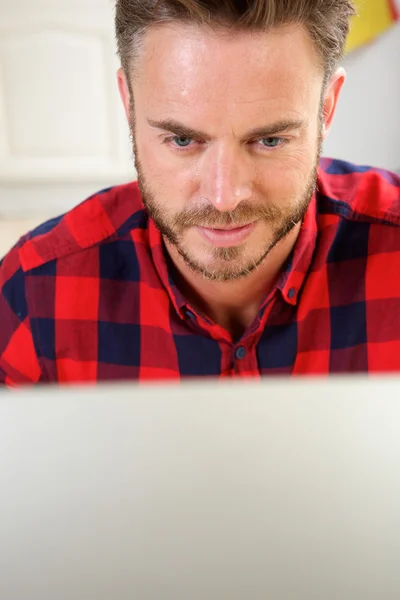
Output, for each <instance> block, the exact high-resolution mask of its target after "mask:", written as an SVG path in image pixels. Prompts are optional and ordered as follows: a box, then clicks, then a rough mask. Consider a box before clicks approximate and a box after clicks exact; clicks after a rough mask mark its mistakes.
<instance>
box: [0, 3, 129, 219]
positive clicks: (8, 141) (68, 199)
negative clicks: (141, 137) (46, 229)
mask: <svg viewBox="0 0 400 600" xmlns="http://www.w3.org/2000/svg"><path fill="white" fill-rule="evenodd" d="M113 4H114V3H113V2H112V0H79V1H78V0H68V2H65V0H13V1H12V2H8V1H7V0H0V214H1V213H9V212H10V211H12V212H15V213H26V211H37V206H38V204H39V206H40V208H39V211H40V212H42V213H55V212H59V211H62V210H67V209H68V208H69V207H70V206H72V205H74V204H76V203H77V202H79V201H81V200H83V199H84V197H85V196H86V195H87V194H90V193H92V192H95V191H96V190H97V189H100V188H101V187H106V186H109V185H112V184H115V183H121V182H122V181H127V180H129V179H133V178H134V177H135V173H134V169H133V163H132V151H131V149H130V141H129V132H128V127H127V124H126V122H125V117H124V114H123V110H122V106H121V103H120V99H119V95H118V90H117V83H116V71H117V69H118V66H119V63H118V60H117V57H116V48H115V42H114V23H113V20H114V18H113Z"/></svg>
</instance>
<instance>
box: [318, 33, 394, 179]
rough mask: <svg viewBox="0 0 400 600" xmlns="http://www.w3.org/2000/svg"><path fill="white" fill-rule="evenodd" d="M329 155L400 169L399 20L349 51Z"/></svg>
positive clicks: (329, 139) (327, 147)
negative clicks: (379, 35) (344, 81)
mask: <svg viewBox="0 0 400 600" xmlns="http://www.w3.org/2000/svg"><path fill="white" fill-rule="evenodd" d="M343 66H344V67H345V70H346V72H347V81H346V84H345V86H344V89H343V92H342V97H341V100H340V103H339V106H338V111H337V115H336V119H335V121H334V124H333V128H332V130H331V133H330V135H329V138H328V139H327V140H326V143H325V148H324V150H325V152H324V153H325V154H326V155H328V156H333V157H338V158H343V159H346V160H350V161H354V162H358V163H362V164H367V165H374V166H379V167H384V168H387V169H391V170H398V171H400V24H397V25H396V26H395V27H393V28H392V29H391V30H390V31H388V32H387V33H386V34H384V35H383V36H382V37H381V38H379V39H378V40H377V41H376V42H375V43H373V44H371V45H370V46H366V47H364V48H361V49H360V50H358V51H356V52H354V53H353V54H350V55H349V56H348V57H347V58H346V59H345V61H344V63H343Z"/></svg>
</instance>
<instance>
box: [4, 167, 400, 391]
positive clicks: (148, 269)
mask: <svg viewBox="0 0 400 600" xmlns="http://www.w3.org/2000/svg"><path fill="white" fill-rule="evenodd" d="M399 267H400V177H398V176H396V175H394V174H392V173H389V172H386V171H383V170H378V169H372V168H366V167H357V166H355V165H351V164H349V163H344V162H341V161H334V160H330V159H323V160H322V161H321V166H320V170H319V182H318V192H317V194H316V195H315V196H314V198H313V200H312V202H311V204H310V208H309V210H308V212H307V215H306V217H305V220H304V223H303V226H302V229H301V233H300V236H299V238H298V241H297V243H296V246H295V248H294V250H293V252H292V254H291V256H290V257H289V260H288V262H287V265H286V268H285V269H284V271H283V272H282V274H281V277H280V280H279V281H278V283H277V286H276V288H275V289H274V290H272V291H270V293H269V294H268V296H267V297H266V298H265V300H264V302H263V303H262V306H261V307H260V311H259V314H258V316H257V318H256V320H255V322H254V323H253V325H252V326H251V327H250V328H249V329H248V331H246V333H245V335H244V336H243V338H242V339H241V340H240V342H239V343H237V344H235V343H233V342H232V340H231V338H230V336H229V334H228V332H227V331H225V330H224V329H223V328H222V327H220V326H218V325H216V324H215V323H212V322H211V321H210V320H209V319H208V318H206V317H205V316H204V315H202V314H199V313H198V312H196V311H195V310H194V308H193V307H191V306H190V305H189V304H188V302H187V301H186V300H185V298H184V297H183V296H182V295H181V293H180V292H179V290H178V289H177V288H176V287H175V285H174V283H173V281H172V277H171V273H169V271H168V266H167V262H166V259H165V255H164V252H163V246H162V240H161V236H160V234H159V232H158V231H157V229H156V228H155V225H154V223H153V222H152V220H151V219H149V217H148V215H147V214H146V211H145V209H144V207H143V204H142V202H141V199H140V195H139V192H138V188H137V184H135V183H132V184H128V185H123V186H118V187H114V188H111V189H109V190H104V191H103V192H100V193H99V194H96V195H95V196H93V197H91V198H89V199H88V200H86V201H85V202H84V203H83V204H81V205H80V206H78V207H76V208H75V209H73V210H72V211H71V212H69V213H67V214H66V215H64V216H62V217H60V218H57V219H54V220H52V221H50V222H48V223H45V224H44V225H42V226H40V227H39V228H37V229H36V230H34V231H32V232H31V233H29V234H27V235H26V236H25V237H23V238H22V239H21V240H20V241H19V243H18V244H17V245H16V246H15V248H13V249H12V250H11V251H10V252H9V254H8V255H7V256H6V257H5V258H4V259H3V261H2V262H1V266H0V286H1V294H0V322H1V330H0V382H2V383H5V384H7V385H17V384H24V383H41V382H60V383H72V382H97V381H110V380H139V381H141V382H144V381H149V380H166V379H174V380H176V379H183V378H190V377H203V376H208V377H260V376H263V375H279V374H293V375H301V374H328V373H347V372H352V373H355V372H364V373H365V372H369V373H371V372H388V371H400V277H399V275H398V273H399Z"/></svg>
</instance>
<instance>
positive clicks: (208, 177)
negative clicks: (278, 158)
mask: <svg viewBox="0 0 400 600" xmlns="http://www.w3.org/2000/svg"><path fill="white" fill-rule="evenodd" d="M203 159H204V160H203V164H202V173H201V196H202V197H203V198H207V200H208V201H209V202H210V203H211V204H213V205H214V207H215V208H216V209H217V210H219V211H220V212H230V211H233V210H235V208H236V207H237V206H238V205H239V204H240V203H241V202H243V201H244V200H249V199H250V198H251V196H252V191H253V190H252V177H253V173H252V165H251V160H250V157H249V156H246V153H245V151H244V150H243V148H240V147H239V148H238V147H234V146H230V147H228V146H226V145H225V146H224V145H220V146H216V147H215V148H210V149H208V150H207V151H206V153H205V155H203Z"/></svg>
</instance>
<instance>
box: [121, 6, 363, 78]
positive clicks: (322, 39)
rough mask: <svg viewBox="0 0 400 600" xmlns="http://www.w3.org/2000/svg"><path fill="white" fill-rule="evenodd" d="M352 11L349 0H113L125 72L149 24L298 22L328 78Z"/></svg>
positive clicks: (253, 26) (268, 25) (258, 26)
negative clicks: (314, 49)
mask: <svg viewBox="0 0 400 600" xmlns="http://www.w3.org/2000/svg"><path fill="white" fill-rule="evenodd" d="M354 14H355V8H354V4H353V0H116V16H115V26H116V36H117V44H118V53H119V56H120V59H121V64H122V68H123V70H124V71H125V74H126V75H127V76H128V74H129V71H130V69H131V68H132V64H133V59H134V56H135V50H137V48H138V47H139V46H140V42H141V40H142V39H143V37H144V36H145V34H146V32H147V31H148V29H149V28H150V27H151V26H153V25H158V24H161V23H168V22H184V23H194V24H199V25H208V26H211V27H213V26H215V27H221V26H222V27H226V28H230V29H236V30H253V31H255V30H257V31H269V30H271V29H272V28H274V27H279V26H282V25H288V24H294V23H298V24H300V25H303V26H304V27H305V29H306V31H307V32H308V35H309V36H310V37H311V39H312V40H313V41H314V43H315V45H316V48H317V50H318V52H319V55H320V58H321V65H322V66H323V68H324V72H325V81H328V80H329V79H330V77H331V75H332V74H333V73H334V71H335V69H336V68H337V66H338V63H339V61H340V60H341V58H342V57H343V54H344V50H345V46H346V38H347V35H348V32H349V27H350V17H351V16H352V15H354ZM128 79H129V77H128Z"/></svg>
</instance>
